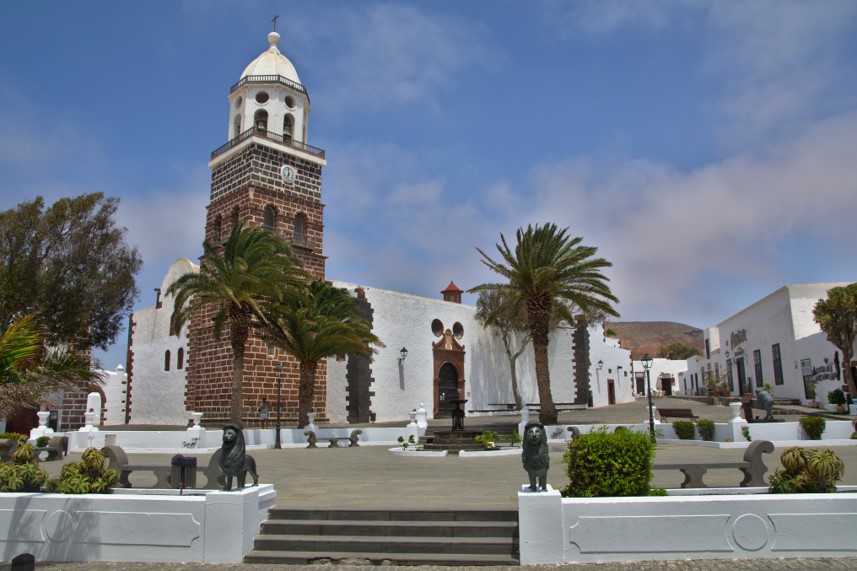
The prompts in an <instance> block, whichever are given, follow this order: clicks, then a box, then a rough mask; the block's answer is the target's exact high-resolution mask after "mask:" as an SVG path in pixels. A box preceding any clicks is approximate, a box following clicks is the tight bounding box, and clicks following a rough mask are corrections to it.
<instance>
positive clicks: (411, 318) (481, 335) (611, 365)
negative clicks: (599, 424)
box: [328, 282, 634, 423]
mask: <svg viewBox="0 0 857 571" xmlns="http://www.w3.org/2000/svg"><path fill="white" fill-rule="evenodd" d="M334 285H335V286H337V287H344V288H346V289H348V290H349V291H351V292H354V291H355V289H356V288H358V287H360V288H362V289H363V292H364V295H365V297H366V300H367V301H368V302H369V304H370V306H371V308H372V310H373V314H372V315H373V332H374V333H375V334H376V335H377V336H378V337H379V338H380V339H381V341H383V342H384V344H385V345H386V347H384V348H381V349H379V350H378V352H377V353H376V354H375V355H374V357H373V359H372V363H371V374H372V378H373V383H372V385H371V387H370V391H372V392H373V393H374V396H373V397H372V400H371V402H372V405H371V411H372V412H373V413H374V414H375V420H376V421H377V422H387V421H397V420H405V419H407V418H408V413H409V412H410V411H411V410H413V409H415V408H417V407H419V406H420V404H423V405H424V407H425V409H426V410H427V411H428V415H429V417H430V418H431V417H433V415H434V414H433V413H434V404H435V403H434V398H435V397H434V353H433V348H432V344H433V343H436V342H437V341H438V340H439V339H441V337H438V336H436V335H435V333H434V332H433V331H432V322H433V320H435V319H437V320H439V321H440V322H441V323H442V324H443V330H446V329H450V330H452V329H453V325H454V324H455V323H460V324H461V326H462V329H463V335H462V336H461V338H460V339H458V342H459V343H461V344H462V345H464V352H465V357H464V378H465V393H464V395H463V398H465V399H467V401H468V402H467V404H466V405H465V409H466V410H487V409H491V408H495V407H492V406H491V405H493V404H498V403H500V404H506V403H508V404H511V403H514V397H513V392H512V387H511V375H510V372H509V361H508V358H507V356H506V354H505V348H504V347H503V343H502V341H501V339H500V337H499V336H498V335H495V334H494V332H493V331H492V330H491V329H484V328H483V327H482V326H481V325H480V324H479V323H478V322H477V321H476V318H475V313H476V308H475V307H472V306H468V305H463V304H457V303H451V302H446V301H443V300H441V299H431V298H425V297H419V296H414V295H409V294H404V293H399V292H393V291H387V290H381V289H377V288H370V287H363V286H358V285H355V284H351V283H346V282H334ZM403 347H404V348H406V349H407V350H408V356H407V358H406V359H405V360H404V361H403V362H402V363H400V362H399V358H400V354H399V353H400V351H401V349H402V348H403ZM590 351H591V358H590V359H591V361H592V362H593V363H597V362H598V361H599V360H602V361H603V362H604V363H605V365H604V367H603V368H602V371H601V372H599V378H601V380H602V383H603V386H602V387H601V389H600V390H599V389H598V388H597V385H596V374H595V368H594V367H595V365H593V368H592V369H591V371H590V372H591V375H592V377H591V383H592V384H593V386H592V389H593V390H592V392H593V404H594V406H606V405H607V403H608V396H607V395H608V393H607V381H608V380H613V381H614V388H615V396H616V402H617V403H618V402H630V401H632V400H633V398H634V397H633V391H632V387H631V372H630V351H628V350H626V349H622V348H621V347H619V344H618V341H617V340H615V339H609V340H608V339H605V337H604V332H603V328H602V327H601V326H594V327H592V328H590ZM548 359H549V366H550V371H551V385H552V387H551V388H552V393H553V398H554V401H555V402H572V401H574V399H575V384H574V352H573V331H572V330H571V329H560V330H558V331H556V332H554V333H553V334H552V336H551V341H550V344H549V346H548ZM516 370H517V374H518V386H519V391H520V394H521V398H522V400H523V402H525V403H537V402H539V397H538V389H537V385H536V379H535V364H534V355H533V351H532V346H531V345H528V346H527V348H526V349H525V351H524V352H523V353H522V354H521V356H520V357H519V358H518V359H517V361H516ZM346 373H347V371H346V363H345V361H336V359H334V358H331V359H328V415H329V417H330V419H331V422H337V423H341V422H346V421H347V415H348V413H347V390H346V387H347V379H346ZM626 373H627V375H626Z"/></svg>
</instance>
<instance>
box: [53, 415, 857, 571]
mask: <svg viewBox="0 0 857 571" xmlns="http://www.w3.org/2000/svg"><path fill="white" fill-rule="evenodd" d="M658 400H660V401H661V402H662V403H663V404H664V406H667V404H666V403H667V402H668V401H667V399H658ZM657 404H658V403H657V402H656V405H655V406H657ZM670 405H671V406H673V407H677V406H681V407H690V408H693V410H694V412H695V414H697V415H698V416H699V417H700V418H710V419H712V420H715V421H718V422H723V421H726V420H728V419H729V418H731V412H730V410H729V408H728V407H722V406H710V405H705V404H700V403H696V402H691V401H685V400H682V401H670ZM646 418H647V409H646V405H645V401H642V400H640V401H637V402H635V403H628V404H622V405H616V406H612V407H608V408H605V409H592V410H585V411H577V412H572V413H565V414H562V415H560V422H561V423H562V424H589V423H592V424H600V423H634V422H643V421H644V420H645V419H646ZM795 418H797V417H795ZM517 421H518V418H517V417H490V418H468V419H467V420H466V423H467V425H468V427H469V426H477V425H480V424H485V423H487V424H492V425H497V424H508V425H509V427H510V431H511V427H512V426H514V425H515V424H516V423H517ZM446 422H448V421H430V424H432V425H435V426H440V427H443V426H446ZM183 452H184V451H183ZM836 452H837V454H839V455H840V456H841V457H842V458H843V460H844V461H845V464H846V472H845V478H844V480H843V482H842V483H843V484H850V485H857V446H848V447H837V449H836ZM562 453H563V450H562V446H554V447H552V450H551V469H550V471H549V473H548V481H549V483H550V484H551V485H552V486H553V487H554V488H557V489H558V488H561V487H563V486H564V485H565V484H566V483H567V481H568V478H567V476H566V474H565V470H564V465H563V463H562ZM781 453H782V449H777V450H775V451H774V453H773V454H769V455H766V456H765V459H766V464H767V466H768V474H769V475H770V474H771V473H772V472H773V470H774V469H775V468H777V467H778V466H779V456H780V454H781ZM252 455H253V456H254V457H255V458H256V461H257V465H258V468H259V476H260V481H261V482H263V483H273V484H274V486H275V488H276V490H277V505H278V506H284V507H286V506H288V507H300V508H310V507H312V508H318V509H334V508H342V507H353V508H358V509H359V508H390V509H395V508H409V509H445V508H458V509H466V508H507V509H514V508H516V507H517V495H516V491H517V489H518V488H519V487H520V485H521V484H523V483H525V481H526V479H527V477H526V473H525V472H524V470H523V468H522V466H521V459H520V456H519V455H517V454H516V455H512V456H497V457H490V458H464V457H446V458H415V457H408V456H395V455H393V454H391V453H390V452H389V451H388V450H387V448H386V447H383V446H360V447H357V448H337V449H332V448H326V447H323V448H316V449H306V448H284V449H282V450H253V451H252ZM171 456H172V455H171V454H145V455H143V454H130V455H129V458H130V461H131V462H132V463H146V464H158V463H163V464H164V465H169V461H170V458H171ZM742 456H743V449H717V448H709V447H701V446H686V445H675V444H661V445H658V447H657V450H656V458H655V463H656V464H657V463H675V462H693V461H701V460H706V461H707V460H712V461H714V460H717V461H738V460H740V459H741V458H742ZM208 457H209V455H207V454H203V455H200V458H199V464H200V465H204V463H207V461H208ZM77 458H79V455H77V454H73V455H70V456H69V458H68V460H75V459H77ZM43 466H44V467H45V468H46V469H48V471H49V472H51V473H58V472H59V469H60V467H61V463H60V462H45V463H43ZM135 476H136V475H135ZM682 479H683V476H682V474H681V473H680V472H678V471H675V472H673V471H664V470H659V471H655V478H654V485H656V486H660V487H678V486H679V484H680V482H681V481H682ZM740 480H741V474H740V472H739V471H738V470H735V469H730V470H714V471H709V474H708V475H707V476H706V479H705V481H706V483H707V484H708V485H709V486H737V485H738V483H739V482H740ZM132 481H134V483H135V485H151V484H153V483H154V476H152V477H151V482H148V481H146V480H145V479H144V478H140V479H139V480H138V479H137V478H136V477H132ZM310 567H311V568H312V569H314V570H319V569H322V568H324V566H310ZM334 567H336V569H338V570H342V569H343V568H344V567H343V566H342V565H338V566H334ZM39 568H44V569H64V570H68V571H76V570H83V569H88V570H96V571H97V570H100V569H128V570H130V571H134V570H142V569H182V570H188V571H189V570H194V569H205V570H210V571H215V570H216V571H219V570H221V569H236V568H241V569H244V568H246V569H254V570H257V571H268V570H269V569H274V566H269V565H252V566H250V565H240V566H236V565H229V566H220V565H198V564H189V565H179V566H176V565H152V564H146V565H142V564H141V565H138V566H135V565H128V564H101V563H98V564H92V563H88V564H81V565H77V564H55V565H43V566H39ZM363 568H364V569H365V567H363ZM655 568H657V569H682V570H685V569H687V570H697V569H698V570H721V569H723V570H726V569H857V558H846V559H833V560H807V559H801V560H793V559H792V560H782V561H780V562H779V563H777V560H774V561H769V560H764V561H753V562H748V561H743V562H739V561H731V560H727V561H724V560H720V561H689V562H670V563H656V564H643V563H634V564H632V565H617V564H609V565H597V566H595V565H574V566H570V567H569V569H574V570H588V569H598V570H601V571H609V570H613V569H617V570H618V569H623V570H624V569H643V570H646V569H655ZM482 569H484V568H482ZM551 569H556V567H551Z"/></svg>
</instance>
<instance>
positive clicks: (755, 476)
mask: <svg viewBox="0 0 857 571" xmlns="http://www.w3.org/2000/svg"><path fill="white" fill-rule="evenodd" d="M773 451H774V445H773V443H771V442H769V441H767V440H754V441H753V442H751V443H750V446H748V447H747V450H745V451H744V461H743V462H693V463H675V464H655V465H654V466H652V469H653V470H679V471H681V473H682V474H684V481H683V482H682V483H681V487H682V488H707V487H708V486H706V485H705V482H703V481H702V478H703V476H705V473H706V472H707V471H708V470H716V469H721V468H737V469H738V470H740V471H741V472H742V473H743V474H744V479H742V480H741V483H740V484H739V485H740V486H741V487H745V488H746V487H747V486H760V487H764V486H766V485H767V484H766V483H765V473H766V472H767V471H768V467H767V466H765V463H764V461H763V460H762V454H770V453H771V452H773Z"/></svg>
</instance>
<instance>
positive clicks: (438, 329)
mask: <svg viewBox="0 0 857 571" xmlns="http://www.w3.org/2000/svg"><path fill="white" fill-rule="evenodd" d="M431 332H432V333H434V336H435V337H440V336H441V335H443V322H442V321H441V320H440V319H435V320H434V321H432V322H431Z"/></svg>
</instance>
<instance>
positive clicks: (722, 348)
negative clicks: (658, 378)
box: [680, 283, 857, 403]
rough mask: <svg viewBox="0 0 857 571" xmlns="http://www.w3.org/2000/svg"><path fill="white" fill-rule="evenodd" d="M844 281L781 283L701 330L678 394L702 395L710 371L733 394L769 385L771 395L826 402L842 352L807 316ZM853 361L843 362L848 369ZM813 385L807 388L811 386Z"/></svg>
mask: <svg viewBox="0 0 857 571" xmlns="http://www.w3.org/2000/svg"><path fill="white" fill-rule="evenodd" d="M846 285H848V284H847V283H820V284H803V285H788V286H784V287H782V288H780V289H778V290H776V291H775V292H773V293H771V294H770V295H768V296H766V297H764V298H763V299H761V300H759V301H757V302H756V303H754V304H753V305H751V306H749V307H747V308H745V309H743V310H741V311H739V312H738V313H736V314H735V315H733V316H731V317H729V318H727V319H725V320H724V321H722V322H720V323H719V324H718V325H716V326H714V327H709V328H708V329H706V330H705V332H704V338H705V351H704V354H703V355H702V356H699V357H695V358H691V359H689V360H688V361H687V366H688V371H687V373H686V374H685V376H684V377H683V380H682V386H681V387H680V389H681V392H682V393H684V394H702V393H703V391H705V389H706V386H705V374H706V371H711V372H712V374H713V375H714V376H715V377H718V376H719V377H720V378H722V379H723V380H724V382H725V383H726V384H727V385H728V387H729V389H730V391H731V394H732V395H733V396H735V395H738V394H741V393H746V392H754V391H755V390H757V389H760V388H762V387H763V386H764V384H765V383H766V382H768V383H770V384H771V386H772V387H773V389H774V396H775V397H776V398H783V399H797V400H800V401H801V402H804V403H806V402H808V401H810V400H812V399H810V398H809V396H810V394H811V392H809V391H811V390H812V388H815V392H816V400H818V401H820V402H822V403H827V393H828V392H830V391H832V390H833V389H836V388H841V387H842V384H843V376H842V370H841V369H842V367H843V366H845V364H843V363H841V357H842V355H841V352H840V351H838V350H837V348H836V347H835V346H834V345H833V344H832V343H830V342H829V341H827V338H826V336H825V334H824V333H822V332H821V329H820V328H819V326H818V324H817V323H816V322H815V320H814V319H813V316H812V310H813V308H814V307H815V304H816V303H817V302H818V300H820V299H823V298H825V297H827V290H829V289H831V288H834V287H842V286H846ZM855 365H857V363H855V362H852V363H850V364H848V366H851V367H852V369H853V368H854V367H855ZM810 385H812V387H810Z"/></svg>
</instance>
